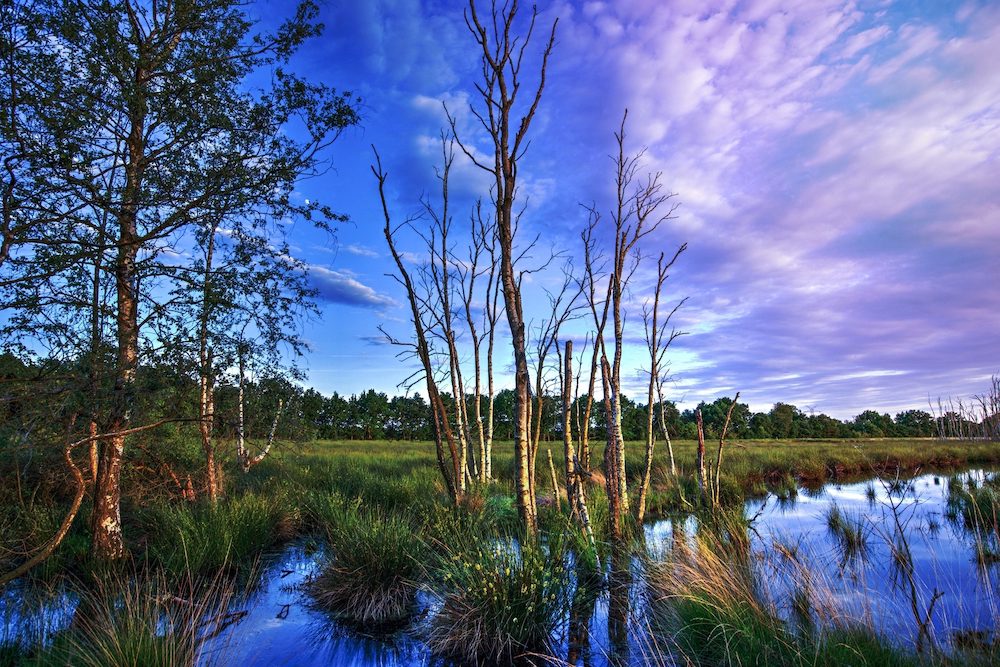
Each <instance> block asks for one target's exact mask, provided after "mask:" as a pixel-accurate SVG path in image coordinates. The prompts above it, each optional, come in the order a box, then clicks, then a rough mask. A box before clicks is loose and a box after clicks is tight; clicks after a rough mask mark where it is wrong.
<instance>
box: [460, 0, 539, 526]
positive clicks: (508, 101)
mask: <svg viewBox="0 0 1000 667" xmlns="http://www.w3.org/2000/svg"><path fill="white" fill-rule="evenodd" d="M517 9H518V5H517V3H513V4H511V5H504V6H502V7H500V6H497V5H496V4H494V5H493V7H492V12H491V13H492V16H490V17H488V19H487V20H486V21H485V22H483V21H481V20H480V18H479V15H478V13H477V11H476V4H475V0H470V2H469V11H468V12H467V13H466V25H467V26H468V28H469V31H470V33H471V34H472V35H473V37H474V39H475V41H476V43H477V45H478V47H479V50H480V54H481V60H480V62H481V65H482V74H483V80H482V82H480V83H479V84H478V90H479V92H480V95H481V97H482V103H483V108H482V109H481V110H478V111H477V110H476V109H473V113H474V114H475V115H476V116H477V117H478V118H479V120H480V121H482V124H483V125H484V127H485V128H486V130H487V132H488V133H489V136H490V138H491V140H492V142H493V160H492V162H486V161H484V160H483V159H481V158H480V155H481V153H479V152H478V151H474V150H472V149H471V148H470V147H469V146H467V145H466V144H464V143H462V142H461V139H459V143H460V145H461V147H462V150H463V152H464V153H465V154H466V156H467V157H468V158H469V159H470V160H471V161H472V162H473V163H474V164H475V165H476V166H478V167H480V168H481V169H483V170H484V171H486V172H488V173H489V174H491V175H492V176H493V178H494V181H495V190H494V196H495V198H496V199H495V203H496V213H497V216H496V218H497V240H498V243H499V246H500V282H501V285H502V286H503V295H504V304H505V306H506V311H507V323H508V324H509V325H510V332H511V341H512V347H513V355H514V400H515V408H514V413H515V415H514V468H515V480H514V486H515V497H516V500H517V507H518V513H519V515H520V517H521V521H522V523H523V524H524V527H525V530H526V531H527V533H528V534H529V535H532V536H534V535H536V534H537V532H538V519H537V516H538V511H537V507H536V504H535V498H534V496H533V495H532V492H531V489H532V488H533V487H534V477H535V471H534V469H533V468H532V467H531V457H530V423H529V419H528V414H529V412H530V406H529V401H530V400H531V397H530V382H531V379H530V375H529V372H528V358H527V351H526V350H527V347H526V332H525V320H524V313H523V308H522V304H521V289H520V282H519V279H518V276H517V272H516V270H515V266H514V261H515V250H514V234H515V229H516V227H515V224H514V218H515V215H514V199H515V195H516V192H517V163H518V161H519V160H520V159H521V157H522V156H523V154H524V150H525V149H526V148H527V144H526V137H527V134H528V129H529V127H530V125H531V121H532V118H533V117H534V115H535V112H536V110H537V109H538V103H539V101H540V100H541V97H542V90H543V89H544V87H545V72H546V68H547V65H548V59H549V55H550V54H551V53H552V48H553V46H554V44H555V34H556V22H554V23H553V24H552V30H551V32H550V34H549V38H548V41H547V43H546V45H545V48H544V51H543V53H542V58H541V63H540V65H539V76H538V85H537V86H536V87H535V90H534V94H533V95H532V96H531V98H529V103H528V106H527V108H526V109H525V110H524V112H523V115H522V116H521V118H520V120H519V121H518V120H516V119H515V120H514V121H513V122H512V120H511V113H512V111H513V109H514V107H515V103H516V101H517V95H518V93H519V92H520V90H521V87H522V85H523V83H524V81H523V79H522V78H521V71H522V70H521V65H522V61H523V57H524V54H525V49H526V47H527V44H528V43H529V42H530V39H531V35H532V31H533V28H534V24H535V20H536V19H537V16H538V12H537V9H533V10H532V15H531V22H530V24H529V27H528V30H527V33H526V34H525V35H524V36H523V37H519V36H516V35H514V34H512V26H513V23H514V19H515V17H516V14H517ZM449 121H450V123H451V128H452V131H453V132H454V133H455V134H456V136H457V134H458V133H457V127H456V125H457V122H456V120H455V118H454V116H451V114H449Z"/></svg>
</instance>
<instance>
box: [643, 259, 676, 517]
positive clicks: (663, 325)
mask: <svg viewBox="0 0 1000 667" xmlns="http://www.w3.org/2000/svg"><path fill="white" fill-rule="evenodd" d="M685 250H687V244H686V243H685V244H682V245H681V246H680V247H679V248H678V249H677V251H676V252H675V253H674V256H673V257H671V258H670V259H669V260H668V259H667V257H666V255H665V254H664V253H662V252H661V253H660V258H659V260H657V264H656V288H655V289H654V290H653V305H652V308H650V307H649V303H648V302H647V304H646V305H645V306H644V307H643V313H642V320H643V324H644V325H645V326H644V328H645V331H646V349H647V350H648V351H649V390H648V392H647V393H646V458H645V462H644V464H643V472H642V480H641V481H640V482H639V498H638V502H637V503H636V508H635V518H636V522H637V523H639V524H641V523H642V520H643V519H644V518H645V515H646V493H647V492H648V491H649V480H650V476H651V474H652V471H653V450H654V447H655V446H656V431H655V430H654V429H653V420H654V416H655V414H656V405H655V404H654V402H653V399H654V392H655V393H656V394H657V395H659V394H660V391H659V390H660V387H661V386H662V383H661V382H660V369H661V368H662V367H663V360H664V357H665V356H666V353H667V349H668V348H669V347H670V344H671V343H673V342H674V340H675V339H676V338H677V337H678V336H681V335H683V332H681V331H678V330H677V329H671V330H670V332H669V333H668V334H666V338H664V334H665V333H666V330H667V327H668V326H669V324H670V320H671V319H672V318H673V316H674V314H675V313H676V312H677V310H678V309H679V308H680V307H681V306H682V305H684V301H686V299H681V300H680V301H679V302H678V303H677V305H676V306H674V308H673V310H671V311H670V312H669V313H667V315H666V317H665V318H663V319H662V320H661V319H660V297H661V295H662V293H663V285H664V284H665V283H666V281H667V277H668V276H669V271H670V267H672V266H673V265H674V262H676V261H677V258H678V257H680V255H681V253H683V252H684V251H685ZM662 400H663V399H662V398H660V402H662ZM661 408H662V406H661ZM667 448H668V449H669V450H670V464H671V465H670V474H672V475H673V474H676V472H675V470H674V466H673V462H674V453H673V448H672V446H671V444H670V440H669V438H668V439H667Z"/></svg>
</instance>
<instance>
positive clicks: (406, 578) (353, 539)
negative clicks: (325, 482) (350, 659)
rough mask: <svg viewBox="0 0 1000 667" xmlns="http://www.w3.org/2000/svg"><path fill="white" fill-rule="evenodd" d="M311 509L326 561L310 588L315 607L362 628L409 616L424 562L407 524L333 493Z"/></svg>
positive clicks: (420, 544) (402, 518)
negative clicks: (322, 530)
mask: <svg viewBox="0 0 1000 667" xmlns="http://www.w3.org/2000/svg"><path fill="white" fill-rule="evenodd" d="M316 506H317V508H318V510H317V511H318V513H321V514H322V516H323V520H324V521H325V522H326V527H327V528H326V530H327V539H328V542H329V548H330V557H329V561H328V562H327V563H326V565H325V566H324V567H323V570H322V572H321V573H320V574H319V575H318V576H317V577H316V578H315V579H314V580H313V581H312V582H311V584H310V586H309V591H310V593H311V594H312V597H313V599H314V600H315V601H316V603H317V604H319V605H320V606H321V607H323V608H325V609H328V610H330V611H332V612H334V613H335V614H336V615H337V617H338V618H340V619H342V620H346V621H348V622H350V623H353V624H357V625H360V626H364V627H366V628H367V629H372V627H373V626H374V627H376V628H377V627H380V626H385V625H387V624H396V623H399V622H402V621H404V620H406V619H407V618H408V617H409V616H410V615H412V613H413V612H414V611H415V610H416V596H417V588H418V586H419V584H420V574H421V564H422V563H423V561H424V557H423V553H424V545H423V542H422V541H421V540H420V537H419V535H418V534H417V533H416V531H415V529H414V526H413V525H412V523H411V522H410V521H409V520H407V519H406V518H405V516H402V515H399V514H391V515H387V514H385V513H384V512H378V511H375V512H372V511H367V510H363V509H361V506H360V503H359V502H357V501H355V502H346V501H343V500H342V499H340V498H339V496H336V495H332V494H331V495H329V496H327V497H326V498H321V499H317V501H316Z"/></svg>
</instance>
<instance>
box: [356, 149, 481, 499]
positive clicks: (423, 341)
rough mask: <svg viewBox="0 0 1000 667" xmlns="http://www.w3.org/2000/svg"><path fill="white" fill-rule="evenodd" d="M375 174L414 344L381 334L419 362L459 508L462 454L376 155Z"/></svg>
mask: <svg viewBox="0 0 1000 667" xmlns="http://www.w3.org/2000/svg"><path fill="white" fill-rule="evenodd" d="M372 173H373V174H375V178H376V180H377V181H378V192H379V199H380V201H381V203H382V214H383V217H384V219H385V227H384V228H383V233H384V235H385V240H386V243H387V244H388V245H389V251H390V252H391V253H392V257H393V259H394V260H395V262H396V271H397V272H398V275H396V274H394V275H393V276H392V277H393V278H394V279H395V280H396V281H397V282H398V283H399V284H400V285H402V286H403V288H404V289H405V290H406V298H407V302H408V304H409V306H410V320H411V323H412V324H413V332H414V337H413V340H412V342H403V341H400V340H398V339H396V338H394V337H392V336H391V335H389V334H388V333H387V332H386V331H385V330H384V329H382V333H383V334H385V336H386V338H388V339H389V341H390V342H391V343H393V344H395V345H401V346H403V347H405V348H406V352H404V353H405V354H414V355H416V357H417V359H418V360H419V362H420V371H418V372H419V373H420V374H421V375H422V377H423V379H424V382H425V385H426V388H427V399H428V402H429V403H430V405H431V415H432V421H433V425H434V449H435V453H436V455H437V462H438V467H439V469H440V470H441V476H442V477H443V478H444V483H445V487H446V488H447V490H448V495H449V496H450V497H451V500H452V502H453V503H455V504H457V503H458V502H459V501H460V500H461V498H462V479H463V475H464V471H463V468H462V460H461V454H460V452H459V450H458V445H457V444H456V442H455V435H454V433H453V432H452V429H451V424H450V420H449V417H448V412H447V410H445V406H444V402H443V401H442V400H441V394H440V392H439V391H438V386H437V381H436V380H435V378H434V365H433V362H432V360H431V350H430V346H429V344H428V335H427V327H426V325H425V322H424V317H425V314H424V311H425V310H426V309H425V308H424V307H422V306H421V300H420V297H419V296H418V294H417V290H416V287H415V285H414V283H413V280H412V278H411V277H410V272H409V270H407V268H406V265H405V264H404V262H403V257H402V255H401V254H400V252H399V250H397V248H396V243H395V240H394V237H395V235H396V233H397V231H398V227H393V225H392V216H391V214H390V213H389V205H388V202H387V200H386V194H385V183H386V179H387V178H388V175H387V174H386V172H385V171H384V170H383V169H382V160H381V158H380V157H379V155H378V152H377V151H376V152H375V164H374V165H372ZM411 223H412V219H408V220H406V221H404V222H403V225H404V226H405V225H410V224H411ZM445 446H447V448H448V453H449V454H450V459H451V460H450V466H449V462H447V461H446V459H445Z"/></svg>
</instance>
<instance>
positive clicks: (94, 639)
mask: <svg viewBox="0 0 1000 667" xmlns="http://www.w3.org/2000/svg"><path fill="white" fill-rule="evenodd" d="M232 596H233V588H232V585H231V582H230V581H228V580H226V579H224V578H222V577H213V578H209V579H188V581H187V584H186V585H185V586H184V587H183V588H182V589H178V588H177V587H176V586H175V585H172V584H171V583H169V582H168V581H167V580H166V579H164V578H162V577H157V576H154V578H153V579H151V580H150V579H147V578H146V577H145V576H144V575H140V576H130V577H128V578H127V579H126V581H125V582H124V583H122V582H120V581H112V580H102V581H100V582H99V583H98V585H97V586H95V587H93V588H88V589H86V591H85V592H84V593H83V594H82V595H81V597H80V601H79V604H78V606H77V609H76V612H75V614H74V618H73V623H72V625H71V627H70V628H69V629H68V630H65V631H63V632H62V633H60V634H59V635H58V636H56V638H55V640H54V641H53V642H52V644H51V645H50V646H48V647H46V648H45V649H43V650H41V651H40V652H38V653H36V654H35V655H33V656H31V657H30V658H27V659H24V662H23V663H22V664H30V665H39V666H52V667H55V666H56V665H67V666H69V665H72V666H74V667H76V666H81V667H140V666H141V667H186V666H189V665H191V666H193V665H196V664H198V665H206V664H209V665H210V664H213V663H214V662H215V660H216V659H217V658H218V657H219V656H212V655H208V654H207V653H206V652H205V651H204V647H205V642H206V640H207V639H209V638H213V637H215V636H217V635H219V634H222V633H224V632H225V631H226V630H227V629H228V627H229V625H230V623H231V622H232V619H233V618H234V615H233V614H230V612H229V604H230V601H231V600H232ZM236 616H238V614H237V615H236Z"/></svg>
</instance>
